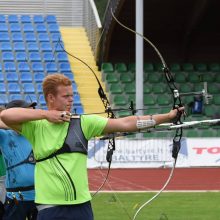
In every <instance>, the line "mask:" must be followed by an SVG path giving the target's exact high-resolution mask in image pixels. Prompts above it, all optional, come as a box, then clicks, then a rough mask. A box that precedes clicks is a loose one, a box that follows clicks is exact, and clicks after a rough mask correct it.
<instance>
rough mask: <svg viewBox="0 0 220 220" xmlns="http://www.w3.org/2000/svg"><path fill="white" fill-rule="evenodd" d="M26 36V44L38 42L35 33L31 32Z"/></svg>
mask: <svg viewBox="0 0 220 220" xmlns="http://www.w3.org/2000/svg"><path fill="white" fill-rule="evenodd" d="M24 36H25V37H24V39H25V41H26V42H36V41H37V38H36V36H35V34H34V33H31V32H29V33H25V35H24Z"/></svg>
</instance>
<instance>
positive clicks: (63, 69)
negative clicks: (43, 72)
mask: <svg viewBox="0 0 220 220" xmlns="http://www.w3.org/2000/svg"><path fill="white" fill-rule="evenodd" d="M59 68H60V72H61V73H68V72H71V67H70V64H69V63H68V62H65V63H60V64H59Z"/></svg>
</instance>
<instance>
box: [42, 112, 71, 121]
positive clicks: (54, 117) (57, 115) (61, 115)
mask: <svg viewBox="0 0 220 220" xmlns="http://www.w3.org/2000/svg"><path fill="white" fill-rule="evenodd" d="M70 118H71V114H70V112H68V111H57V110H49V111H47V114H46V119H47V120H48V121H49V122H52V123H62V122H69V121H70Z"/></svg>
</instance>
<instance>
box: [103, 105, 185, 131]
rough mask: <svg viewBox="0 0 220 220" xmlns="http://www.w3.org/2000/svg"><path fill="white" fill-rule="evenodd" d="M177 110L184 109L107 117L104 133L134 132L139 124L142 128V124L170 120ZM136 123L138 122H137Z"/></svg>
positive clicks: (151, 125)
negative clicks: (151, 113)
mask: <svg viewBox="0 0 220 220" xmlns="http://www.w3.org/2000/svg"><path fill="white" fill-rule="evenodd" d="M178 111H182V112H183V111H184V107H181V108H179V109H178V110H177V109H174V110H171V111H170V112H169V113H166V114H155V115H145V116H128V117H124V118H118V119H109V120H108V123H107V125H106V127H105V129H104V133H105V134H107V133H114V132H135V131H138V130H140V129H141V128H140V127H141V126H143V127H142V129H144V125H146V127H145V128H147V126H149V127H153V126H155V125H158V124H162V123H166V122H170V121H171V120H173V119H174V118H175V117H176V116H177V113H178ZM137 123H138V124H137Z"/></svg>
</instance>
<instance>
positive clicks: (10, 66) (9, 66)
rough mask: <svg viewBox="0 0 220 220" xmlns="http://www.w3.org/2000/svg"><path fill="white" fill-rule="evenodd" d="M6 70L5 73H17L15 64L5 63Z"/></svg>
mask: <svg viewBox="0 0 220 220" xmlns="http://www.w3.org/2000/svg"><path fill="white" fill-rule="evenodd" d="M4 68H5V72H11V71H14V72H15V71H16V65H15V63H14V62H5V63H4Z"/></svg>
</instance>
